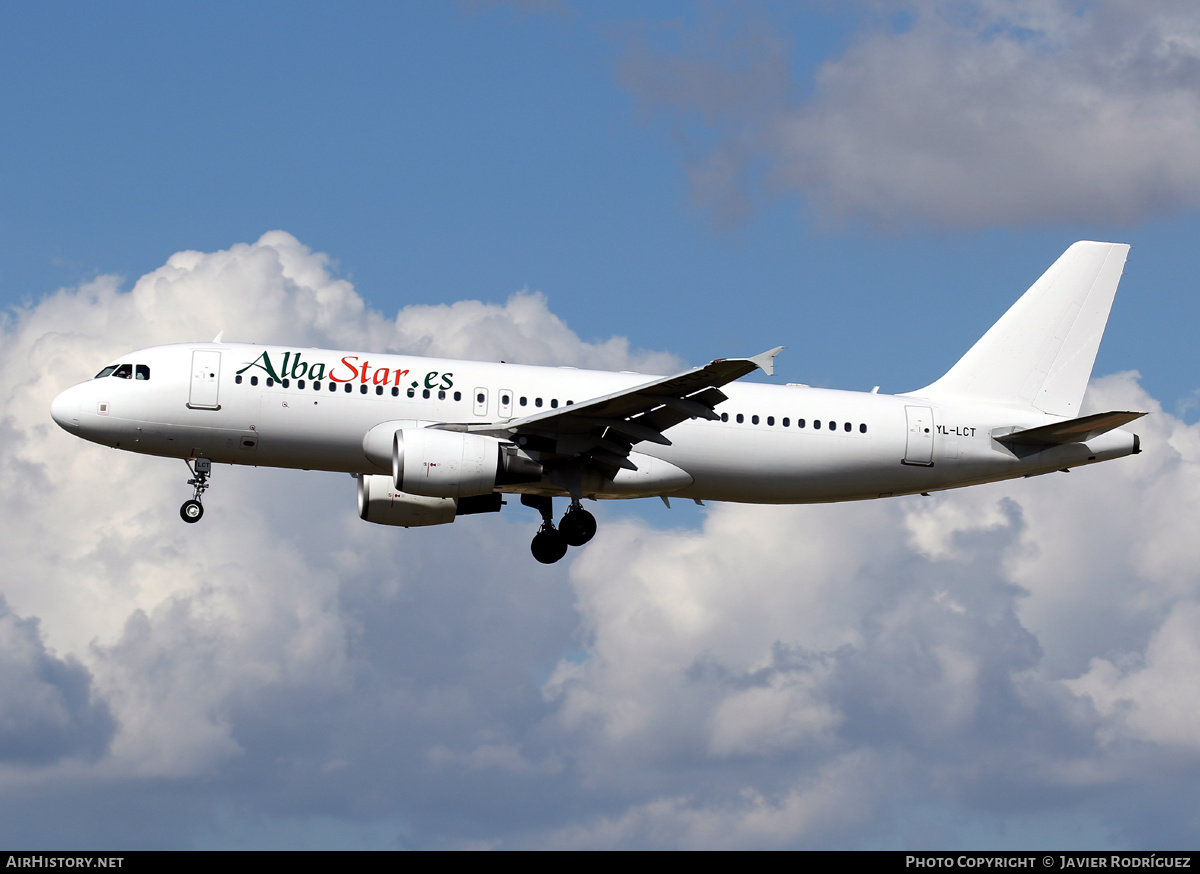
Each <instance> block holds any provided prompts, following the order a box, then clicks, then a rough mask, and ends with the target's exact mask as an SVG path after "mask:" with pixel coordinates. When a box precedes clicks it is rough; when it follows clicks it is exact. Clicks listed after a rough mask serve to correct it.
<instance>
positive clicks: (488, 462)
mask: <svg viewBox="0 0 1200 874" xmlns="http://www.w3.org/2000/svg"><path fill="white" fill-rule="evenodd" d="M503 445H504V444H502V443H501V442H500V441H499V440H496V439H495V438H493V437H484V436H482V435H479V434H467V433H465V432H463V431H442V430H440V429H437V428H401V429H400V430H399V431H397V432H396V436H395V438H394V439H393V442H392V481H393V483H394V484H395V486H396V488H397V489H399V490H401V491H404V492H408V493H409V494H411V495H425V496H427V497H431V498H462V497H467V496H470V495H486V494H490V493H491V491H492V490H493V489H494V488H495V487H496V474H497V473H498V472H499V471H500V469H501V460H500V456H501V454H502V446H503Z"/></svg>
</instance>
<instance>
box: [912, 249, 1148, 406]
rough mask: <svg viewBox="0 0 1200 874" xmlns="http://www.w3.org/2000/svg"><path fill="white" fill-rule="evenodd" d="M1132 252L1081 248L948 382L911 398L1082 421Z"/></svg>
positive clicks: (1046, 277) (1037, 285) (1000, 324)
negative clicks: (949, 399)
mask: <svg viewBox="0 0 1200 874" xmlns="http://www.w3.org/2000/svg"><path fill="white" fill-rule="evenodd" d="M1128 252H1129V246H1128V245H1126V244H1124V243H1091V242H1080V243H1075V244H1074V245H1073V246H1071V248H1069V249H1067V251H1066V252H1064V253H1063V254H1062V256H1061V257H1060V258H1059V259H1058V260H1057V261H1055V262H1054V264H1053V265H1051V267H1050V269H1049V270H1047V271H1046V272H1045V273H1043V274H1042V277H1041V279H1039V280H1038V281H1037V282H1035V283H1034V284H1033V286H1032V287H1031V288H1030V289H1029V290H1028V291H1027V292H1025V294H1023V295H1021V298H1020V300H1018V301H1017V302H1016V303H1015V304H1013V305H1012V308H1011V309H1009V311H1008V312H1006V313H1005V314H1004V315H1003V316H1002V317H1001V318H1000V321H998V322H996V324H994V325H993V326H992V327H991V329H990V330H989V331H988V332H987V333H986V334H984V335H983V337H981V338H980V340H979V342H978V343H976V344H975V345H974V346H972V347H971V349H970V351H968V352H967V354H966V355H964V356H963V357H962V358H961V359H960V360H959V362H958V363H957V364H955V365H954V366H953V367H952V368H950V371H949V372H948V373H947V374H946V375H945V376H943V377H942V378H941V379H939V380H938V381H937V382H935V383H933V384H932V385H929V386H927V387H926V388H924V389H921V390H920V391H915V392H911V394H914V395H920V396H927V397H942V396H947V397H954V398H962V399H964V400H966V399H970V400H985V401H994V402H996V403H1002V404H1011V405H1015V406H1022V407H1032V408H1034V409H1037V410H1040V411H1042V412H1043V413H1048V414H1050V415H1055V416H1068V417H1075V416H1078V415H1079V405H1080V402H1081V401H1082V400H1083V392H1084V390H1085V389H1086V388H1087V383H1088V379H1089V378H1090V377H1091V374H1092V365H1093V364H1095V363H1096V352H1097V350H1098V349H1099V348H1100V338H1101V337H1102V336H1103V335H1104V326H1105V325H1106V324H1107V323H1108V313H1109V310H1110V309H1111V308H1112V302H1113V296H1114V295H1115V294H1116V291H1117V283H1118V282H1120V280H1121V272H1122V270H1123V269H1124V266H1125V256H1126V255H1127V254H1128Z"/></svg>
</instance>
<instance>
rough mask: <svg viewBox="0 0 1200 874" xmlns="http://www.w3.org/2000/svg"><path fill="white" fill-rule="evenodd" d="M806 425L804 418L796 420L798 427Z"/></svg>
mask: <svg viewBox="0 0 1200 874" xmlns="http://www.w3.org/2000/svg"><path fill="white" fill-rule="evenodd" d="M804 425H805V422H804V420H803V419H797V420H796V427H797V428H803V427H804Z"/></svg>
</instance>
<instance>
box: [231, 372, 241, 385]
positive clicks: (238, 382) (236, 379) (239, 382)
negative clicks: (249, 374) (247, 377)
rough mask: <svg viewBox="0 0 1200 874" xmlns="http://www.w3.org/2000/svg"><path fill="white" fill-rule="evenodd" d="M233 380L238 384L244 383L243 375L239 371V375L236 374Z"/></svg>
mask: <svg viewBox="0 0 1200 874" xmlns="http://www.w3.org/2000/svg"><path fill="white" fill-rule="evenodd" d="M233 381H234V382H236V383H237V384H238V385H241V384H242V375H241V374H240V373H239V374H238V375H237V376H235V377H234V378H233Z"/></svg>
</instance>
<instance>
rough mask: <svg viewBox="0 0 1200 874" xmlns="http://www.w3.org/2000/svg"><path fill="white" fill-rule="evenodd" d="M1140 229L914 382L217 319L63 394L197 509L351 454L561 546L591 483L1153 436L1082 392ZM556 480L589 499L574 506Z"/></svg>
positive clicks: (580, 536) (73, 420)
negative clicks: (220, 324) (510, 356)
mask: <svg viewBox="0 0 1200 874" xmlns="http://www.w3.org/2000/svg"><path fill="white" fill-rule="evenodd" d="M1128 250H1129V247H1128V246H1126V245H1121V244H1115V243H1091V242H1080V243H1076V244H1074V245H1073V246H1071V247H1070V248H1069V249H1068V250H1067V251H1066V252H1065V253H1064V254H1063V255H1062V257H1060V258H1059V259H1058V260H1057V261H1055V262H1054V264H1053V266H1051V267H1050V269H1049V270H1047V271H1046V273H1045V274H1044V275H1043V276H1042V277H1041V278H1040V279H1039V280H1038V281H1037V282H1036V283H1034V285H1033V286H1032V287H1031V288H1030V289H1029V290H1028V291H1027V292H1026V293H1025V294H1024V295H1023V296H1022V297H1021V298H1020V300H1018V301H1017V302H1016V304H1014V305H1013V307H1012V308H1011V309H1010V310H1009V311H1008V312H1007V313H1006V314H1005V315H1004V316H1003V317H1002V318H1001V319H1000V321H998V322H997V323H996V324H995V325H994V326H993V327H992V328H991V329H990V330H989V331H988V332H987V333H986V334H985V335H984V336H983V338H982V339H980V340H979V342H977V343H976V344H975V345H974V346H973V347H971V349H970V350H969V351H968V352H967V354H966V355H964V356H963V357H962V359H961V360H960V361H959V362H958V363H957V364H955V365H954V367H952V368H951V369H950V370H949V372H947V373H946V375H945V376H943V377H942V378H941V379H939V380H937V381H936V382H934V383H932V384H931V385H929V386H926V387H925V388H923V389H919V390H917V391H912V392H907V393H905V394H899V395H885V394H879V393H878V392H877V391H874V392H870V393H863V392H850V391H834V390H829V389H819V388H811V387H809V386H803V385H787V386H778V385H766V384H754V383H751V384H746V383H736V384H734V383H735V381H736V380H738V379H740V378H741V377H743V376H746V375H748V374H750V373H752V372H754V371H755V370H757V369H762V370H763V371H765V372H766V373H767V374H768V375H771V374H772V373H773V360H774V358H775V355H776V354H777V353H778V352H779V351H780V349H779V348H777V349H772V350H770V351H768V352H764V353H762V354H761V355H757V356H754V357H753V358H726V359H718V360H716V361H713V362H711V363H709V364H706V365H705V366H703V367H697V368H695V369H694V370H688V371H686V372H684V373H680V374H677V375H675V376H666V377H657V376H655V377H651V376H646V375H641V374H634V373H608V372H600V371H587V370H577V369H575V368H570V367H531V366H524V365H517V364H506V363H503V362H500V363H492V362H481V361H462V360H447V359H437V358H415V357H411V356H407V355H392V354H366V353H361V352H341V351H329V350H324V349H297V348H295V347H290V346H257V345H254V346H252V345H245V344H240V343H222V342H220V337H219V336H218V338H217V340H216V341H214V342H212V343H182V344H177V345H171V346H156V347H154V348H151V349H143V350H141V351H138V352H131V353H129V354H128V355H122V356H121V357H120V358H118V359H117V360H116V361H114V362H113V363H112V364H109V365H108V366H107V367H105V368H104V369H103V370H101V371H100V372H99V373H98V374H96V376H95V377H94V378H93V379H90V380H88V381H86V382H83V383H80V384H79V385H76V386H73V387H72V388H69V389H67V390H66V391H64V392H63V393H62V394H60V395H59V396H58V397H57V398H55V400H54V402H53V404H52V405H51V414H52V415H53V416H54V420H55V421H56V422H58V424H59V425H61V426H62V427H63V428H65V429H66V430H67V431H69V432H71V433H72V434H76V435H78V436H80V437H83V438H84V439H87V440H91V441H93V442H96V443H101V444H103V445H105V446H112V447H115V448H118V449H127V450H130V451H132V452H143V453H146V454H149V455H163V456H169V457H172V458H181V459H184V460H185V461H186V462H187V464H188V466H189V470H190V472H191V474H192V476H191V479H190V480H189V481H188V484H189V485H191V486H194V493H193V496H192V498H191V499H190V500H188V501H187V502H185V503H184V504H183V507H182V508H181V510H180V513H181V515H182V516H183V519H184V521H187V522H196V521H197V520H199V519H200V516H201V515H202V513H203V512H204V508H203V506H202V505H201V500H202V497H203V494H204V491H205V490H206V489H207V488H208V486H209V476H210V474H211V469H212V463H213V462H217V463H222V464H249V465H256V466H271V467H291V468H304V469H315V470H330V471H347V472H349V473H351V474H353V475H354V476H355V477H356V478H357V480H358V511H359V515H360V516H361V517H362V518H363V519H365V520H367V521H368V522H377V523H380V524H383V525H400V526H404V527H417V526H422V525H440V524H444V523H447V522H453V521H454V520H455V519H456V518H458V517H459V516H465V515H468V514H473V513H490V512H497V511H499V510H500V507H501V505H502V504H503V503H504V500H503V498H502V496H503V495H505V494H519V495H520V496H521V503H523V504H526V505H528V506H530V507H533V508H535V509H537V510H538V511H540V513H541V515H542V524H541V528H540V529H539V531H538V532H537V534H536V536H535V537H534V538H533V545H532V550H533V554H534V557H536V558H537V560H538V561H541V562H545V563H550V562H554V561H557V560H558V559H560V558H562V557H563V555H564V554H565V553H566V551H567V547H568V545H571V546H578V545H581V544H583V543H586V542H587V541H589V540H590V539H591V538H592V536H593V534H595V531H596V521H595V518H594V517H593V516H592V514H591V513H589V512H588V511H587V510H585V509H583V507H582V504H581V502H582V500H583V499H584V498H588V499H593V500H594V499H600V498H642V497H653V496H658V497H662V498H663V499H664V500H667V499H668V498H669V497H680V498H691V499H694V500H696V501H697V502H699V501H701V500H714V501H740V502H747V503H765V504H792V503H815V502H827V501H852V500H862V499H866V498H884V497H890V496H892V495H905V494H916V493H928V492H931V491H935V490H940V489H952V488H959V487H961V486H969V485H975V484H978V483H986V482H995V481H997V480H1003V479H1011V478H1014V477H1022V476H1034V475H1037V474H1042V473H1049V472H1051V471H1057V470H1068V469H1070V468H1072V467H1076V466H1079V465H1085V464H1091V463H1093V462H1098V461H1107V460H1109V459H1112V458H1119V457H1121V456H1125V455H1131V454H1136V453H1137V452H1139V451H1140V442H1139V438H1138V436H1137V435H1135V434H1132V433H1129V432H1126V431H1123V430H1120V428H1121V426H1123V425H1126V424H1128V423H1129V422H1132V421H1133V420H1134V419H1137V418H1139V417H1140V416H1143V415H1145V414H1144V413H1138V412H1128V411H1113V412H1106V413H1099V414H1096V415H1090V416H1080V413H1079V405H1080V402H1081V401H1082V399H1083V393H1084V389H1085V388H1086V387H1087V382H1088V378H1089V376H1090V375H1091V371H1092V365H1093V364H1094V362H1095V359H1096V351H1097V349H1098V348H1099V344H1100V338H1101V336H1102V335H1103V333H1104V326H1105V324H1106V323H1107V321H1108V314H1109V310H1110V308H1111V306H1112V300H1113V295H1114V294H1115V293H1116V289H1117V283H1118V282H1119V281H1120V278H1121V273H1122V270H1123V267H1124V264H1125V257H1126V254H1127V252H1128ZM780 348H782V347H780ZM555 497H567V498H569V499H570V506H569V508H568V509H567V511H566V513H565V514H564V515H563V517H562V519H561V521H560V522H559V524H558V525H557V526H555V524H554V515H553V507H552V501H553V499H554V498H555Z"/></svg>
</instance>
